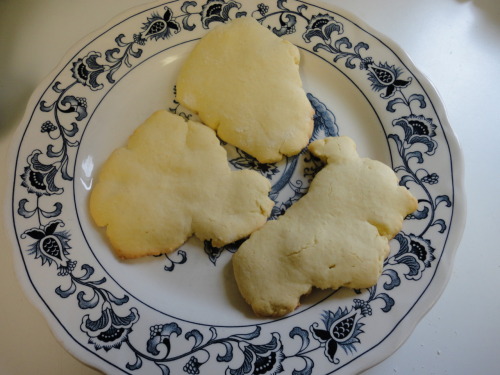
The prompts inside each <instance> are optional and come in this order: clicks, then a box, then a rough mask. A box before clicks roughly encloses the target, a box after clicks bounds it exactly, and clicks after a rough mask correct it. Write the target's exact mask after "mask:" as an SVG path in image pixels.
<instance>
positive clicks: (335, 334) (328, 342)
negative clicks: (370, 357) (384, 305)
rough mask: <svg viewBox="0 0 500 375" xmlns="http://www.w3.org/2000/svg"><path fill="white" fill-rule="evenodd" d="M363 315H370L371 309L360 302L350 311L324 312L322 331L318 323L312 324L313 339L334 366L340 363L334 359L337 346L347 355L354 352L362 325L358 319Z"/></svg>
mask: <svg viewBox="0 0 500 375" xmlns="http://www.w3.org/2000/svg"><path fill="white" fill-rule="evenodd" d="M364 314H367V315H369V314H371V308H370V307H369V306H368V305H367V304H366V303H362V302H361V301H360V300H358V301H357V302H356V305H355V307H354V308H352V309H351V310H350V311H349V310H347V309H341V308H339V309H338V310H337V312H335V313H334V312H332V311H325V313H324V314H323V318H322V320H323V324H324V327H325V328H324V329H322V328H319V325H318V323H313V324H312V325H311V327H310V330H311V333H312V335H313V337H314V338H315V339H316V340H318V341H319V342H320V343H321V346H324V348H325V356H326V358H328V360H329V361H330V362H332V363H334V364H338V363H340V360H339V359H338V358H337V357H336V354H337V349H338V347H339V345H340V346H341V347H342V348H343V349H344V351H345V352H346V353H347V352H348V351H351V352H352V351H355V350H356V348H355V347H354V344H355V343H359V342H360V341H359V339H358V337H357V336H358V335H359V334H360V333H362V332H363V331H362V330H361V327H362V326H363V323H360V322H359V319H360V318H361V317H363V316H364Z"/></svg>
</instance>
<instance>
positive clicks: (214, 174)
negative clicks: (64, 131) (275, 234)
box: [90, 111, 273, 258]
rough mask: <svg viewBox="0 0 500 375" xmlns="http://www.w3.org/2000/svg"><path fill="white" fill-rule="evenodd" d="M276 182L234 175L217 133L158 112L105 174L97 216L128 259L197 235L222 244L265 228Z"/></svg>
mask: <svg viewBox="0 0 500 375" xmlns="http://www.w3.org/2000/svg"><path fill="white" fill-rule="evenodd" d="M269 190H270V183H269V181H268V180H267V179H266V178H265V177H262V176H261V175H260V174H258V173H257V172H254V171H247V170H243V171H236V172H233V171H231V170H230V168H229V166H228V163H227V158H226V151H225V150H224V148H223V147H222V146H221V145H220V141H219V140H218V139H217V137H216V135H215V133H214V131H213V130H211V129H209V128H208V127H206V126H204V125H202V124H200V123H197V122H194V121H188V122H185V121H184V119H182V118H181V117H179V116H176V115H173V114H171V113H169V112H167V111H158V112H155V113H154V114H153V115H152V116H151V117H150V118H149V119H147V120H146V121H145V122H144V123H143V124H142V125H141V126H139V127H138V128H137V129H136V130H135V132H134V133H133V134H132V135H131V136H130V138H129V140H128V144H127V147H124V148H119V149H117V150H115V151H114V152H113V153H112V154H111V156H110V157H109V159H108V160H107V161H106V162H105V164H104V165H103V167H102V170H101V171H100V173H99V176H98V181H97V183H96V184H95V186H94V188H93V190H92V192H91V196H90V213H91V215H92V217H93V218H94V220H95V222H96V224H97V225H98V226H107V229H106V234H107V236H108V238H109V240H110V242H111V244H112V247H113V248H114V249H115V250H116V253H117V255H118V256H120V257H123V258H136V257H140V256H144V255H154V254H160V253H168V252H171V251H173V250H175V249H177V248H178V247H179V246H180V245H182V244H183V243H184V242H185V241H186V239H187V238H189V237H190V236H191V235H193V234H194V235H195V236H196V237H198V238H199V239H201V240H212V243H213V244H214V245H215V246H222V245H225V244H228V243H231V242H233V241H236V240H238V239H241V238H244V237H246V236H248V235H249V234H250V233H251V232H253V231H254V230H255V229H257V228H259V227H260V226H262V225H263V224H264V223H265V221H266V219H267V217H268V215H269V213H270V211H271V208H272V206H273V202H272V201H271V200H270V199H269V197H268V193H269Z"/></svg>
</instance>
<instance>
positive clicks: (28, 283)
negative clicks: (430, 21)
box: [4, 0, 467, 372]
mask: <svg viewBox="0 0 500 375" xmlns="http://www.w3.org/2000/svg"><path fill="white" fill-rule="evenodd" d="M297 1H298V2H301V3H304V4H307V5H311V6H315V7H320V8H321V9H323V10H325V11H328V12H333V13H338V14H339V15H340V16H341V17H343V18H346V19H347V20H349V21H351V22H353V23H355V24H356V25H357V26H358V27H360V28H361V29H362V30H363V31H365V32H367V33H369V34H370V35H372V36H373V37H374V38H376V39H377V40H378V41H380V42H381V43H382V44H384V45H385V46H387V47H388V48H390V49H391V51H393V52H394V54H395V55H396V56H397V57H398V58H399V59H400V60H401V61H402V62H403V63H404V66H405V68H407V69H408V70H409V71H411V73H412V75H413V76H415V77H416V78H417V79H418V81H419V83H420V85H421V86H422V88H423V89H424V91H425V93H426V95H427V96H428V97H429V99H431V103H432V106H433V107H434V110H435V112H436V114H437V115H438V116H439V122H440V124H441V126H442V128H443V130H445V131H446V132H443V136H444V137H445V139H446V142H447V146H448V148H449V150H450V162H451V166H452V173H451V176H452V177H453V179H454V181H453V192H454V200H453V202H454V204H453V211H452V215H451V221H450V230H449V233H448V235H447V238H446V241H445V246H444V249H443V251H444V250H445V249H447V256H446V257H444V258H447V260H449V264H447V265H445V266H446V267H445V266H444V265H442V264H441V261H442V260H443V257H441V258H440V260H439V267H441V272H436V273H435V274H434V275H433V278H432V282H429V284H428V285H427V287H426V288H425V291H424V292H423V293H422V295H421V296H420V297H419V299H417V300H416V301H415V303H414V306H413V307H412V308H411V309H410V310H409V311H408V312H407V313H406V314H405V315H404V318H402V319H401V321H400V322H399V323H398V324H397V325H396V326H395V327H394V328H393V329H392V330H391V331H390V333H389V334H388V335H387V337H386V338H385V339H383V340H381V341H380V342H379V343H378V344H377V345H376V346H375V347H374V348H376V347H378V346H380V345H382V344H383V345H386V344H387V342H388V341H389V342H392V344H393V345H391V346H392V347H393V349H392V350H385V351H384V355H382V356H381V355H380V353H379V352H378V351H374V350H370V351H368V352H365V353H363V354H362V355H361V356H358V357H355V358H354V359H352V360H348V361H346V363H345V364H344V365H343V366H341V367H340V368H342V367H344V366H346V365H347V364H350V365H351V366H353V364H352V362H354V361H355V359H356V358H360V357H362V356H365V360H368V361H369V362H370V364H368V365H367V364H365V365H363V366H361V365H360V363H359V361H358V363H357V364H355V365H358V366H357V367H356V368H357V370H358V371H360V370H366V369H368V368H370V367H372V366H375V365H376V364H378V363H380V362H382V361H383V360H385V359H386V358H388V357H389V356H391V355H392V354H393V353H394V352H395V351H396V350H397V349H398V348H399V347H400V346H401V345H403V343H404V342H405V341H406V340H407V339H408V338H409V337H410V336H411V335H412V333H413V331H414V330H415V328H416V326H417V325H418V324H419V322H420V321H421V320H422V319H423V318H424V317H425V315H426V314H427V313H428V311H429V310H431V309H432V307H433V306H434V305H435V303H436V302H437V301H438V300H439V298H440V297H441V295H442V294H443V292H444V291H445V289H446V286H447V284H448V282H449V280H450V278H451V275H452V269H453V264H454V259H455V256H456V253H457V250H458V247H459V244H460V242H461V239H462V235H463V230H464V228H465V223H466V216H467V198H466V193H465V186H464V177H465V176H464V174H465V167H464V154H463V151H462V148H461V146H460V142H459V139H458V137H457V135H456V133H455V131H454V129H453V128H452V127H451V124H450V122H449V120H448V115H447V111H446V108H445V105H444V102H443V100H442V97H441V96H440V94H439V92H438V90H437V88H436V87H435V86H434V84H433V83H432V82H431V81H430V80H429V79H428V77H427V75H426V74H425V73H424V72H422V71H421V70H420V69H419V68H417V67H416V65H415V64H414V62H413V60H412V58H411V57H410V56H409V54H408V53H407V52H406V51H405V50H403V48H402V47H401V46H400V45H399V44H397V43H396V42H394V41H393V40H392V39H391V38H389V37H388V36H387V35H385V34H384V33H381V32H379V31H378V30H376V29H375V28H373V27H371V26H370V25H369V24H368V23H367V22H365V21H364V20H363V19H361V18H359V17H358V16H356V15H355V14H353V13H352V12H349V11H346V10H345V9H343V8H342V7H341V6H338V5H334V4H326V3H324V2H322V1H301V0H297ZM174 2H177V1H176V0H173V1H161V0H160V1H154V2H150V3H146V4H141V5H137V6H134V7H131V8H128V9H126V10H123V11H120V12H119V13H118V14H117V15H115V16H113V17H112V18H110V19H109V20H108V21H107V22H105V23H104V24H103V26H101V27H99V28H98V29H96V30H95V31H93V32H90V33H88V34H87V35H85V36H84V37H82V38H80V40H78V41H77V42H75V43H73V45H72V46H71V47H70V48H69V49H68V50H67V51H66V53H64V55H63V57H62V58H60V60H59V62H58V63H57V64H56V65H55V67H54V68H53V69H52V70H51V71H50V72H49V73H48V74H47V75H46V76H45V78H43V79H42V80H41V81H40V82H39V83H38V84H37V85H36V88H35V89H34V90H33V92H32V93H31V95H30V98H29V100H28V101H27V104H26V106H25V109H24V112H23V116H22V119H21V121H19V123H18V124H17V128H16V129H15V131H14V132H13V133H14V134H13V135H12V142H11V143H10V144H9V146H8V150H7V153H6V154H7V156H8V161H9V163H8V173H9V175H8V176H9V177H8V181H7V189H6V200H5V205H4V215H5V216H4V217H6V218H7V220H6V221H5V224H6V225H5V226H6V227H8V228H7V230H6V233H8V235H7V237H10V243H8V244H7V245H11V247H12V251H13V252H14V254H13V255H14V256H13V259H14V268H15V274H16V278H17V279H18V280H19V283H20V284H21V286H22V289H23V291H24V293H25V295H26V296H27V297H28V300H29V301H30V303H31V304H32V305H33V306H35V307H36V308H37V309H38V310H39V311H40V312H41V313H42V315H43V317H44V319H45V320H46V321H47V323H48V326H49V328H50V331H51V332H52V334H53V336H54V337H55V338H56V339H57V341H58V342H59V343H60V344H61V345H62V346H63V347H64V348H65V349H66V350H67V351H68V352H69V353H70V354H71V355H73V356H74V357H75V358H76V359H78V360H79V361H81V362H82V363H84V364H86V365H88V366H90V367H94V368H96V369H99V370H102V371H107V370H110V369H114V370H116V369H118V370H119V371H123V372H124V370H123V369H122V368H120V367H118V366H116V365H114V364H113V363H110V362H108V361H107V360H106V359H105V358H103V357H101V356H100V355H98V353H95V352H94V351H92V350H91V348H88V347H85V346H84V345H82V344H81V343H80V342H77V341H76V339H73V338H72V336H71V334H69V332H68V331H67V330H66V328H65V327H64V325H63V324H62V323H61V322H60V321H59V320H58V319H57V317H56V316H55V314H54V313H52V309H51V308H50V306H48V305H47V303H46V302H45V301H44V299H43V298H42V296H41V295H40V294H39V292H38V290H37V289H36V288H35V285H34V283H33V281H32V279H31V276H30V275H29V272H28V269H27V266H26V263H25V261H24V258H23V257H22V256H20V255H19V251H21V248H22V247H21V245H20V243H19V239H18V238H17V237H16V236H15V231H13V230H12V229H13V228H12V225H13V222H12V218H13V216H14V207H13V204H12V202H13V200H12V199H13V196H14V192H15V184H14V182H15V181H13V176H15V175H16V173H15V172H16V168H15V166H16V165H18V163H19V160H18V158H19V155H18V154H19V152H18V151H19V150H18V147H19V145H20V144H21V143H22V141H23V140H24V137H25V135H26V132H27V131H28V125H29V123H30V118H31V117H32V115H33V113H34V111H35V110H34V109H33V108H35V107H36V104H37V103H38V102H39V100H38V98H41V97H42V96H43V94H44V92H45V91H47V90H48V88H49V86H50V83H51V82H53V81H54V79H55V78H56V77H57V76H58V75H59V74H60V73H61V72H62V71H63V70H64V69H65V67H67V66H68V65H69V64H70V63H71V60H72V58H74V57H75V56H76V55H77V53H78V52H80V51H81V50H83V49H84V48H85V47H86V46H87V45H89V44H91V43H92V42H93V41H94V40H95V39H97V38H98V37H99V36H101V35H103V34H105V33H106V32H108V31H110V30H111V29H112V28H113V27H115V26H117V25H118V24H120V23H122V22H124V21H126V20H127V19H128V18H130V17H132V16H133V15H135V14H136V13H138V12H147V11H148V10H153V9H156V8H158V7H159V6H161V5H167V4H170V3H174ZM264 2H273V1H270V0H264ZM443 268H445V269H444V270H443ZM436 278H437V279H441V282H440V283H439V284H436V283H435V279H436ZM429 289H432V290H434V293H433V294H432V295H430V294H429V293H428V291H429ZM422 300H426V303H425V304H424V306H425V307H424V308H423V307H422ZM417 302H418V303H420V308H419V309H415V308H414V307H415V304H416V303H417ZM409 315H414V316H415V319H408V316H409ZM257 325H260V323H258V324H257ZM403 328H404V329H403ZM68 334H69V336H70V339H69V340H68ZM82 349H83V352H84V353H83V354H82ZM87 352H88V353H89V354H91V355H90V356H89V355H88V354H87ZM374 352H376V353H374ZM96 359H97V360H96ZM103 362H104V363H103ZM334 371H337V369H336V370H334Z"/></svg>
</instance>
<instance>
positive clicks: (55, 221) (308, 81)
mask: <svg viewBox="0 0 500 375" xmlns="http://www.w3.org/2000/svg"><path fill="white" fill-rule="evenodd" d="M241 16H251V17H254V18H257V19H258V20H259V21H260V22H261V23H262V24H264V25H266V26H268V27H269V28H270V29H271V30H273V31H274V32H275V33H276V34H278V35H281V36H283V37H284V38H287V39H289V40H290V41H292V42H293V43H294V44H296V45H297V46H298V47H299V48H300V50H301V54H302V62H301V74H302V77H303V81H304V87H305V89H306V91H307V92H308V93H309V94H308V95H309V98H310V100H311V102H312V104H313V106H314V108H315V110H316V116H315V127H316V128H315V129H316V130H315V132H314V136H313V138H320V137H324V136H327V135H337V134H341V135H348V136H351V137H352V138H354V140H355V141H356V143H357V145H358V150H359V153H360V154H361V155H362V156H369V157H372V158H376V159H379V160H381V161H383V162H385V163H387V164H389V165H391V166H392V167H393V168H394V170H395V171H396V172H397V174H398V176H399V178H400V181H401V184H402V185H405V186H406V187H408V188H409V189H410V190H411V192H412V193H413V194H414V195H415V196H416V197H417V198H418V199H419V209H418V211H417V212H416V213H415V214H413V215H411V217H408V218H407V220H406V221H405V223H404V227H403V231H402V232H401V233H400V234H398V235H397V236H396V238H395V239H394V240H392V241H391V254H390V256H389V257H388V259H387V260H386V262H385V267H384V272H383V275H382V277H381V278H380V281H379V283H378V284H377V285H376V286H374V287H372V288H370V289H368V290H359V291H352V290H340V291H337V292H335V293H333V292H331V291H326V292H325V291H317V290H316V291H314V292H313V293H312V294H311V295H310V296H308V297H307V298H305V299H303V301H302V302H303V303H302V306H301V307H300V308H299V309H298V310H297V311H296V312H294V313H293V314H291V315H289V316H286V317H284V318H282V319H278V320H263V319H258V318H256V317H254V316H253V314H252V313H251V311H250V309H249V307H248V306H247V305H246V304H245V303H244V302H243V301H242V298H241V297H240V296H239V294H238V291H237V289H236V287H235V285H234V282H233V276H232V269H231V265H230V264H231V263H230V259H231V255H232V252H234V251H235V250H236V248H237V246H227V247H226V248H223V249H216V248H213V247H211V246H210V244H207V243H205V244H203V243H200V242H199V241H196V240H190V241H189V242H188V243H187V244H186V245H184V246H183V247H182V248H181V249H180V250H179V251H178V252H176V253H174V254H171V255H169V256H161V257H150V258H147V259H141V260H135V261H120V260H118V259H116V258H115V257H114V256H113V254H112V252H111V251H110V249H109V246H108V243H107V242H106V239H105V238H104V237H103V235H102V231H101V230H99V229H97V228H96V227H95V226H94V225H93V223H92V221H91V219H90V217H89V212H88V208H87V200H88V195H89V191H90V189H91V187H92V181H93V178H94V177H95V174H96V170H98V169H99V166H100V165H101V164H102V162H103V161H104V160H105V159H106V158H107V156H108V155H109V154H110V152H111V151H112V150H113V149H114V148H116V147H118V146H121V145H123V144H124V142H125V140H126V138H127V137H128V136H129V135H130V133H131V132H132V130H133V129H134V128H135V127H136V126H138V125H139V124H140V123H141V122H142V121H143V120H144V119H145V118H146V117H148V116H149V114H151V113H152V112H153V111H155V110H157V109H161V108H169V109H171V110H172V111H174V112H176V113H178V114H181V115H186V116H187V115H189V114H188V113H187V112H186V111H185V110H184V109H182V108H181V107H180V106H178V103H176V102H175V101H174V83H175V79H176V75H177V71H178V69H179V67H180V65H181V64H182V61H183V59H184V58H185V56H186V55H187V54H188V52H189V51H190V49H191V48H192V47H193V46H194V45H195V43H196V41H197V40H198V39H199V38H200V37H202V36H203V35H204V34H205V33H206V32H208V31H209V30H211V29H213V28H214V27H216V26H217V25H218V24H220V23H221V22H226V21H227V20H228V19H233V18H236V17H241ZM63 61H64V62H63V64H61V65H60V66H59V67H58V68H57V69H56V70H55V71H54V72H53V73H52V75H51V76H50V77H49V78H48V79H47V80H46V81H45V82H44V83H43V84H42V85H41V86H40V87H39V88H38V89H37V90H36V92H35V93H34V94H33V96H32V99H31V101H30V104H29V106H28V110H27V112H26V115H25V117H24V120H23V123H22V124H21V126H20V130H19V133H20V134H19V138H18V147H17V149H16V152H15V155H14V159H13V160H12V163H11V166H12V172H11V180H12V197H11V198H12V200H11V204H10V205H9V209H8V220H9V221H10V222H12V225H13V227H12V228H13V235H14V240H15V245H16V258H17V260H18V265H19V267H18V271H19V274H20V277H21V279H22V280H23V283H24V284H25V287H26V290H27V292H28V294H29V295H30V297H31V298H32V299H33V301H34V302H35V303H36V304H37V305H38V306H39V307H40V308H41V310H42V311H43V312H44V314H45V316H46V317H47V319H48V321H49V323H50V325H51V327H52V329H53V330H54V332H55V334H56V335H57V336H58V337H59V339H60V340H61V341H62V342H63V343H64V345H65V346H66V347H67V349H68V350H69V351H70V352H71V353H73V354H74V355H76V356H77V357H78V358H80V359H81V360H83V361H84V362H86V363H88V364H89V365H92V366H96V367H97V368H99V369H101V370H103V371H105V372H107V373H131V374H155V373H158V374H161V373H163V374H168V373H172V374H182V373H187V374H198V373H201V374H222V373H227V374H277V373H280V372H283V373H287V374H291V373H294V374H304V375H305V374H326V373H342V374H343V373H349V374H350V373H354V372H358V371H361V370H363V369H366V368H368V367H370V366H372V365H374V364H375V363H377V362H379V361H381V360H382V359H384V358H385V357H387V356H389V355H390V354H391V353H392V352H393V351H395V349H396V348H397V347H398V346H399V345H400V344H401V343H402V342H403V341H404V340H405V339H406V338H407V337H408V335H409V334H410V333H411V331H412V329H413V328H414V326H415V324H416V323H417V322H418V320H419V319H420V318H421V317H422V316H423V315H424V313H425V312H426V311H427V310H428V309H429V308H430V307H431V305H432V304H433V303H434V302H435V301H436V299H437V298H438V297H439V295H440V293H441V292H442V290H443V288H444V286H445V284H446V281H447V279H448V276H449V275H450V272H451V265H452V260H453V255H454V252H455V249H456V247H457V245H458V241H459V238H460V235H461V230H462V227H463V223H464V216H465V214H464V203H463V197H462V195H463V193H462V159H461V154H460V151H459V148H458V145H457V142H456V140H455V137H454V135H453V133H452V130H451V129H450V126H449V125H448V123H447V120H446V116H445V113H444V110H443V106H442V104H441V103H440V101H439V99H438V97H437V95H436V93H435V91H434V89H433V88H432V87H431V86H430V84H429V83H428V82H427V80H426V79H425V78H424V77H422V75H421V74H420V73H419V72H418V71H417V70H416V68H415V67H414V66H413V65H412V63H411V62H410V61H409V59H408V58H407V57H406V55H405V54H404V52H402V50H401V49H400V48H398V47H396V46H394V44H393V43H391V42H390V41H387V40H386V38H384V37H382V36H380V35H378V34H377V33H376V32H374V31H373V30H371V29H370V28H369V27H368V26H366V25H365V24H364V23H363V22H361V21H359V20H357V19H356V17H354V16H352V15H349V14H345V12H343V11H341V10H338V9H332V8H331V7H328V9H327V7H326V6H323V5H321V4H318V3H305V2H300V1H288V2H285V1H274V2H272V1H263V2H262V1H258V2H257V1H245V2H244V3H243V2H236V1H230V0H226V1H222V0H208V1H171V2H166V3H155V4H149V5H147V6H143V7H142V8H140V9H139V8H138V9H133V10H131V11H129V12H127V13H125V14H122V15H120V16H119V17H117V18H115V19H114V20H112V21H111V22H110V23H109V24H108V25H106V26H105V27H104V28H103V29H101V30H100V31H98V32H96V33H94V34H93V35H91V36H89V37H88V38H87V39H86V40H85V41H84V42H81V43H79V45H78V46H76V47H75V48H74V49H72V50H71V51H70V52H69V54H68V55H67V56H66V57H65V59H64V60H63ZM227 149H228V159H229V162H230V164H231V165H232V166H233V167H234V168H252V169H256V170H258V171H260V172H261V173H263V174H264V175H265V176H266V177H268V178H269V179H271V181H272V183H273V191H272V194H271V196H272V198H273V199H274V200H275V201H276V207H275V210H274V211H273V216H276V215H279V214H281V213H282V212H284V211H285V210H286V208H287V207H288V206H289V205H290V204H293V202H294V201H295V200H297V199H298V198H300V196H301V195H303V194H304V192H305V191H306V190H307V186H308V183H309V181H310V179H311V178H312V176H313V175H314V173H315V171H317V170H318V168H320V166H319V165H318V163H317V161H315V160H314V159H311V158H310V156H309V154H308V153H307V152H303V153H302V154H301V155H299V156H298V157H295V158H288V159H287V160H285V161H283V162H282V163H278V164H273V165H262V164H259V163H257V162H255V160H253V159H252V158H250V157H248V156H247V155H245V154H243V153H241V152H239V151H238V150H235V149H234V148H232V147H230V146H227ZM334 230H335V228H332V231H334Z"/></svg>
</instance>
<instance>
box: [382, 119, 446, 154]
mask: <svg viewBox="0 0 500 375" xmlns="http://www.w3.org/2000/svg"><path fill="white" fill-rule="evenodd" d="M392 125H393V126H400V127H401V128H403V130H404V133H405V136H404V140H405V142H406V143H407V144H409V145H414V144H418V143H421V144H424V145H425V146H427V151H426V153H427V154H428V155H433V154H434V151H435V150H436V148H437V142H436V141H435V140H434V139H433V137H435V136H436V132H435V130H436V128H437V126H436V125H434V124H433V122H432V119H430V118H426V117H424V116H422V115H413V114H412V115H409V116H404V117H401V118H398V119H396V120H394V121H393V122H392Z"/></svg>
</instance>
